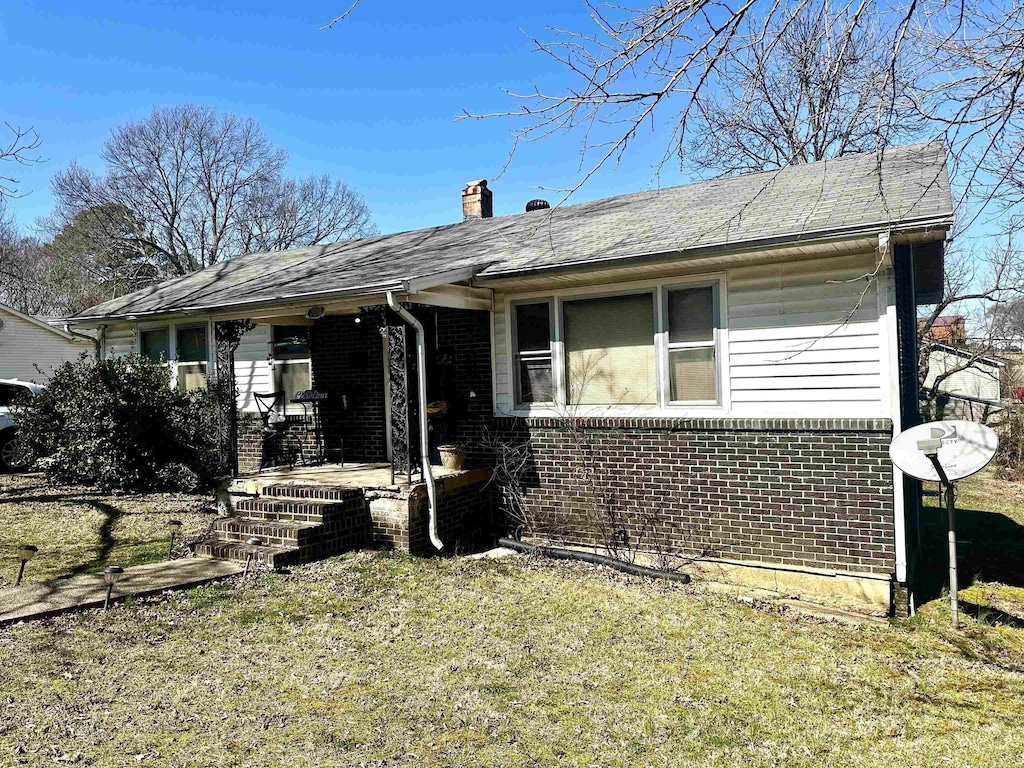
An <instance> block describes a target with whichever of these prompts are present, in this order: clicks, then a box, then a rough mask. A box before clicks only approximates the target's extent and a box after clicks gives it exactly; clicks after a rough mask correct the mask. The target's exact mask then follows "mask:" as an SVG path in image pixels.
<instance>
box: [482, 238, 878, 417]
mask: <svg viewBox="0 0 1024 768" xmlns="http://www.w3.org/2000/svg"><path fill="white" fill-rule="evenodd" d="M877 258H878V257H877V254H876V253H873V252H869V253H863V254H858V255H847V256H835V257H828V258H818V259H807V260H803V261H790V262H785V263H780V264H764V265H756V266H749V267H747V266H745V267H736V268H731V269H729V270H727V271H726V272H725V273H724V277H723V278H722V279H721V281H720V286H721V296H720V297H719V301H720V302H721V304H722V308H721V310H722V312H721V314H722V328H721V329H720V330H719V337H720V341H719V343H718V345H717V346H716V347H715V353H716V354H717V355H719V356H720V359H719V360H718V362H717V365H718V368H719V369H720V378H719V383H720V385H721V387H722V391H721V393H720V397H719V400H720V402H719V404H718V406H716V407H714V408H708V407H703V409H702V408H698V407H696V406H688V405H678V406H677V405H671V406H669V407H666V408H661V409H657V408H654V407H651V406H624V407H623V409H622V410H623V411H628V412H629V413H635V414H647V413H659V414H662V415H694V416H699V415H701V414H709V415H710V414H715V413H717V414H718V415H723V416H737V417H762V416H778V417H863V418H879V417H889V416H890V415H891V412H890V389H889V384H888V366H887V364H886V363H885V362H884V360H885V356H886V355H887V354H888V347H887V339H886V337H885V335H884V334H885V333H886V328H887V326H886V323H887V318H886V311H885V310H886V305H887V301H886V291H885V287H886V286H887V285H888V282H889V280H890V278H888V277H887V276H886V275H885V273H884V272H882V273H880V274H879V276H878V277H877V278H876V279H874V280H872V281H871V282H870V283H869V282H868V281H867V280H866V279H864V275H866V274H867V273H870V272H872V271H873V270H874V269H875V266H876V261H877ZM716 275H719V276H721V273H715V274H714V275H707V276H706V279H703V283H704V284H707V283H708V281H711V280H714V279H718V278H717V277H716ZM656 282H657V284H660V285H662V286H664V291H667V290H671V289H672V288H674V287H677V286H678V287H686V285H687V283H692V284H694V285H699V284H701V282H702V276H701V275H699V274H687V275H686V276H685V278H684V277H681V278H679V279H678V280H673V279H671V278H666V279H660V280H658V281H656ZM654 283H655V281H646V282H638V283H636V284H635V286H636V287H638V288H641V287H651V285H653V284H654ZM615 287H616V288H617V289H618V290H621V291H625V290H628V289H629V288H630V284H629V283H628V282H627V281H626V280H624V281H623V282H621V283H619V284H617V285H616V286H615ZM586 292H587V291H586V290H585V289H578V290H577V289H573V291H572V292H571V293H570V292H567V291H557V290H556V291H553V293H559V294H562V299H563V300H568V299H569V298H570V297H571V296H572V295H579V294H585V293H586ZM542 295H545V294H544V292H543V291H540V290H535V291H531V293H529V294H516V293H508V294H502V293H498V294H497V295H496V296H495V301H494V307H495V314H494V326H493V328H494V371H495V408H496V411H497V412H498V413H525V410H523V409H520V410H517V409H516V407H515V404H514V402H513V394H512V386H511V380H510V374H509V367H508V354H509V350H510V348H511V345H510V342H509V340H508V324H507V322H506V319H507V318H506V312H507V310H508V305H509V304H510V303H511V302H513V301H516V300H519V299H524V298H537V297H540V296H542ZM549 295H550V292H549ZM666 377H667V374H666ZM531 410H532V411H533V412H538V413H539V412H541V409H531Z"/></svg>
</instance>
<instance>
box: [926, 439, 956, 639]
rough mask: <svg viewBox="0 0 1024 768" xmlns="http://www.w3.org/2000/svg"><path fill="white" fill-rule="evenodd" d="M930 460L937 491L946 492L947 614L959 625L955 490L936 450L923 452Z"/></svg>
mask: <svg viewBox="0 0 1024 768" xmlns="http://www.w3.org/2000/svg"><path fill="white" fill-rule="evenodd" d="M925 455H926V456H927V457H928V459H929V460H930V461H931V463H932V466H934V467H935V472H936V474H938V476H939V482H940V485H939V491H940V495H941V492H942V489H943V488H945V492H946V517H947V519H948V523H949V529H948V531H947V533H946V538H947V540H948V543H949V615H950V618H951V620H952V622H953V626H954V627H959V626H960V598H959V594H958V593H959V588H958V579H957V570H956V510H955V501H956V492H955V490H954V488H953V483H951V482H950V481H949V478H948V477H946V470H944V469H943V468H942V464H941V463H940V462H939V456H938V451H937V450H936V452H935V453H931V452H928V453H926V454H925Z"/></svg>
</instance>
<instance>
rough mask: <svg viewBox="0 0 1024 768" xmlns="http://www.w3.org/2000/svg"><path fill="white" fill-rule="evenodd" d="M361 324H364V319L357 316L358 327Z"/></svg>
mask: <svg viewBox="0 0 1024 768" xmlns="http://www.w3.org/2000/svg"><path fill="white" fill-rule="evenodd" d="M361 322H363V318H361V317H359V315H356V325H359V324H360V323H361Z"/></svg>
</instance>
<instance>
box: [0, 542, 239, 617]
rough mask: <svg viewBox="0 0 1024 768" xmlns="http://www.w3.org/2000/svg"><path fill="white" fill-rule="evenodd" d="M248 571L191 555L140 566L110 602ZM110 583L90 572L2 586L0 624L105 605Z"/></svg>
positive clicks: (127, 572) (126, 574) (127, 573)
mask: <svg viewBox="0 0 1024 768" xmlns="http://www.w3.org/2000/svg"><path fill="white" fill-rule="evenodd" d="M243 570H245V568H244V566H243V565H242V564H241V563H233V562H227V561H224V560H207V559H205V558H201V557H192V558H186V559H181V560H166V561H164V562H161V563H150V564H149V565H137V566H134V567H131V568H125V569H124V575H123V576H122V577H121V579H120V581H118V582H117V584H115V585H114V592H113V594H112V595H111V598H110V599H111V601H115V600H124V599H125V598H126V597H128V596H129V595H131V596H142V595H152V594H155V593H157V592H163V591H165V590H168V589H187V588H189V587H195V586H199V585H200V584H205V583H207V582H209V581H214V580H216V579H223V578H224V577H226V576H233V575H235V574H237V573H241V572H242V571H243ZM106 594H107V585H106V584H104V582H103V574H101V573H87V574H82V575H80V576H73V577H71V578H70V579H58V580H56V581H49V582H46V583H44V584H27V585H25V586H22V587H9V588H7V589H0V626H3V625H4V624H11V623H12V622H15V621H24V620H26V619H41V618H45V617H47V616H55V615H56V614H58V613H64V612H66V611H77V610H83V609H85V608H97V607H102V606H103V599H104V597H105V596H106Z"/></svg>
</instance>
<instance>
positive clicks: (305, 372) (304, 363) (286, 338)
mask: <svg viewBox="0 0 1024 768" xmlns="http://www.w3.org/2000/svg"><path fill="white" fill-rule="evenodd" d="M271 350H272V353H271V354H272V357H273V365H274V390H275V391H277V392H284V408H285V410H286V411H288V410H292V409H291V402H292V399H293V398H294V397H295V396H296V395H297V394H298V393H299V392H303V391H305V390H307V389H309V388H310V386H311V380H312V376H311V375H310V358H309V328H307V327H306V326H303V325H275V326H272V332H271Z"/></svg>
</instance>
